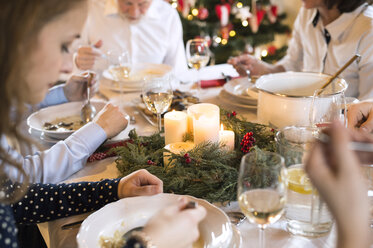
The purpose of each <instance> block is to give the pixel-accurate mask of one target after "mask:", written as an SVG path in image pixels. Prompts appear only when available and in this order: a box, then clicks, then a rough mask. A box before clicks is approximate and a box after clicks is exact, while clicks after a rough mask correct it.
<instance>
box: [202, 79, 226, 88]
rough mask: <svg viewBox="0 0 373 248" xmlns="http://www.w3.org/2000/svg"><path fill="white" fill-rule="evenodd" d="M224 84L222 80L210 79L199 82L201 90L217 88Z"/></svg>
mask: <svg viewBox="0 0 373 248" xmlns="http://www.w3.org/2000/svg"><path fill="white" fill-rule="evenodd" d="M225 83H226V81H225V79H224V78H220V79H211V80H201V88H203V89H204V88H210V87H219V86H223V85H224V84H225Z"/></svg>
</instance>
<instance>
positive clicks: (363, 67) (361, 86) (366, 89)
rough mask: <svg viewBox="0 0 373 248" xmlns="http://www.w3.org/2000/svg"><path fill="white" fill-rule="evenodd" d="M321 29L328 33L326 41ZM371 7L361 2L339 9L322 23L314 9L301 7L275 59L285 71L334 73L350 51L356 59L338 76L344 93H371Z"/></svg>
mask: <svg viewBox="0 0 373 248" xmlns="http://www.w3.org/2000/svg"><path fill="white" fill-rule="evenodd" d="M325 29H326V30H327V32H328V33H329V35H330V41H329V43H327V41H326V39H327V38H326V36H325V33H324V32H325ZM372 42H373V7H372V6H368V5H367V4H363V5H362V6H360V7H358V8H357V9H355V10H354V11H352V12H349V13H343V14H342V15H341V16H339V17H338V18H337V19H336V20H334V21H333V22H331V23H329V24H328V25H326V26H324V25H323V24H322V20H321V18H320V16H319V14H318V12H317V10H316V9H310V10H307V9H305V8H301V9H300V11H299V14H298V17H297V19H296V20H295V23H294V30H293V37H292V39H291V41H290V43H289V49H288V52H287V55H286V56H285V57H284V58H283V59H282V60H281V61H280V62H279V63H278V64H280V65H283V66H284V68H285V69H286V70H287V71H308V72H322V73H326V74H330V75H332V74H334V73H335V72H337V71H338V70H339V69H340V68H341V67H342V66H343V65H344V64H345V63H346V62H347V61H348V60H349V59H350V58H351V57H352V56H353V55H354V54H356V53H358V54H360V55H361V60H360V62H356V61H355V62H354V63H353V64H351V65H350V66H349V67H348V68H347V69H346V70H345V71H344V72H343V73H342V74H341V75H340V77H342V78H344V79H345V80H346V81H347V83H348V89H347V92H346V96H352V97H358V98H359V99H366V98H372V97H373V45H372V44H373V43H372Z"/></svg>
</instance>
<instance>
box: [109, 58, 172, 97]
mask: <svg viewBox="0 0 373 248" xmlns="http://www.w3.org/2000/svg"><path fill="white" fill-rule="evenodd" d="M171 70H172V67H171V66H169V65H166V64H151V63H138V64H134V65H132V66H131V72H130V75H129V78H123V79H122V80H120V81H117V80H116V79H115V78H114V77H113V75H112V74H111V73H110V71H109V69H106V70H105V71H104V72H103V74H102V75H103V77H104V78H105V79H106V80H102V84H103V85H104V86H105V87H106V88H109V89H111V90H115V91H120V90H121V87H122V90H123V91H135V90H138V89H141V88H142V80H143V79H144V77H162V76H165V75H166V74H167V73H169V72H170V71H171Z"/></svg>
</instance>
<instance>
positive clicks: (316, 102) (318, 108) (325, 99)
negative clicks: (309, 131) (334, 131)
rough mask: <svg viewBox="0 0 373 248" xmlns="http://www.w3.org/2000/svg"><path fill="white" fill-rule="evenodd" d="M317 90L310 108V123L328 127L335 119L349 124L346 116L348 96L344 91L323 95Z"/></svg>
mask: <svg viewBox="0 0 373 248" xmlns="http://www.w3.org/2000/svg"><path fill="white" fill-rule="evenodd" d="M317 92H318V91H315V93H314V95H313V99H312V104H311V108H310V124H311V126H313V127H318V128H321V129H322V128H325V127H328V126H329V125H330V124H331V123H332V122H333V120H339V121H340V122H341V123H343V124H344V126H346V125H347V120H346V117H345V109H346V98H345V95H344V93H343V92H340V93H336V94H327V92H325V93H322V94H321V95H318V94H317Z"/></svg>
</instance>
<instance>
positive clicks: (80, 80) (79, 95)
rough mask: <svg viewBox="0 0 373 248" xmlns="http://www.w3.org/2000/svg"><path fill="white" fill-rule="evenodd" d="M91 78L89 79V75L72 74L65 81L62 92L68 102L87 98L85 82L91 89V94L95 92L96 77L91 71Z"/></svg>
mask: <svg viewBox="0 0 373 248" xmlns="http://www.w3.org/2000/svg"><path fill="white" fill-rule="evenodd" d="M90 73H91V74H93V76H92V80H89V76H87V75H86V74H84V75H73V76H71V77H70V78H69V80H67V81H66V84H65V86H64V87H63V92H64V94H65V96H66V98H67V100H68V101H69V102H73V101H82V100H85V99H86V98H87V88H86V87H87V84H88V83H89V87H90V90H91V96H93V95H94V94H95V93H96V92H97V87H98V84H97V78H96V75H95V74H94V73H93V72H90Z"/></svg>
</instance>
